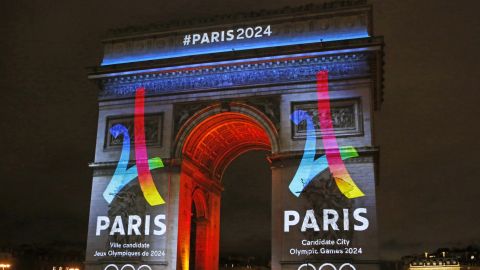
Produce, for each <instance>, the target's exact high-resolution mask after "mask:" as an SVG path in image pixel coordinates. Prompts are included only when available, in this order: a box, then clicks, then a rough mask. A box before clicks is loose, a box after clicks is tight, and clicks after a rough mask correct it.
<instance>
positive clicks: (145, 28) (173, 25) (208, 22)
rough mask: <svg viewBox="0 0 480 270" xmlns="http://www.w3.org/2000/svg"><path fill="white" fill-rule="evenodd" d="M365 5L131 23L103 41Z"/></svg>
mask: <svg viewBox="0 0 480 270" xmlns="http://www.w3.org/2000/svg"><path fill="white" fill-rule="evenodd" d="M363 6H367V1H366V0H335V1H329V2H325V3H321V4H313V3H311V4H307V5H302V6H294V7H290V6H286V7H283V8H280V9H272V10H259V11H250V12H237V13H233V14H223V15H214V16H209V17H204V18H193V19H188V20H174V21H169V22H166V23H153V24H148V25H132V26H127V27H122V28H115V29H110V30H109V31H108V33H107V38H106V39H105V40H104V42H108V41H111V40H118V39H123V38H132V37H135V36H142V35H145V34H151V33H155V32H165V31H174V30H176V29H186V28H193V27H195V28H197V27H208V26H213V25H219V24H226V23H229V24H232V23H239V22H245V21H246V20H248V21H252V20H256V19H271V18H275V17H285V16H301V15H302V14H306V13H315V12H329V11H337V10H342V9H346V8H348V9H351V8H355V7H358V8H360V7H363Z"/></svg>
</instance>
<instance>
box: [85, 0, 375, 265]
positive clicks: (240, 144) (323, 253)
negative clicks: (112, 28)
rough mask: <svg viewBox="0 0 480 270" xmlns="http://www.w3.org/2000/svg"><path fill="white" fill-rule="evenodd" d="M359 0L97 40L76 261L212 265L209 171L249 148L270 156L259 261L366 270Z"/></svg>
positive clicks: (367, 160)
mask: <svg viewBox="0 0 480 270" xmlns="http://www.w3.org/2000/svg"><path fill="white" fill-rule="evenodd" d="M371 8H372V7H371V6H369V5H366V4H365V3H364V2H363V1H337V2H335V3H333V4H327V5H322V6H308V7H301V8H297V9H286V10H281V11H272V12H264V13H261V14H253V15H252V17H241V18H240V17H236V18H233V17H226V18H224V19H219V21H218V22H213V23H212V22H210V21H209V22H203V23H202V22H199V23H198V24H197V23H195V24H193V25H189V26H188V27H187V26H185V25H169V26H159V27H158V28H156V29H153V30H148V31H147V32H141V31H139V32H135V33H117V34H118V35H119V36H118V37H115V38H112V39H109V40H106V41H105V42H104V45H105V54H104V58H103V62H102V65H100V66H98V67H96V68H93V69H92V72H91V74H90V75H89V78H90V79H91V80H93V81H95V82H96V83H97V84H98V85H99V87H100V93H99V119H98V131H97V145H96V152H95V160H94V162H93V163H92V164H91V167H92V168H93V170H94V173H93V174H94V176H93V186H92V199H91V209H90V223H89V235H88V247H87V255H86V269H89V270H100V269H101V270H114V269H116V270H120V269H125V270H126V269H144V270H147V269H155V270H157V269H158V270H159V269H183V270H186V269H218V264H219V257H218V256H219V238H220V204H221V196H222V175H223V173H224V171H225V169H226V168H227V167H228V165H229V164H230V162H232V161H233V160H234V159H235V158H236V157H238V156H239V155H241V154H243V153H245V152H247V151H251V150H266V151H269V152H270V155H269V157H268V160H269V162H270V164H271V168H272V179H270V180H271V181H272V225H271V226H272V236H271V241H272V258H271V267H272V269H313V268H315V269H318V268H323V269H330V268H333V269H335V268H336V269H344V270H347V269H378V266H377V264H376V259H377V253H378V248H377V242H376V241H377V236H376V233H377V229H376V206H375V185H376V183H377V177H376V175H377V156H378V149H377V148H376V147H375V143H374V140H373V135H372V133H373V113H374V111H376V110H379V108H380V105H381V101H382V56H383V39H382V38H381V37H375V36H373V33H372V24H371V22H372V18H371V13H372V12H371ZM239 29H240V30H239ZM229 39H230V40H229ZM322 72H323V73H322ZM322 74H323V75H322ZM321 76H323V77H321ZM300 116H301V117H300ZM299 117H300V118H299ZM309 145H313V146H309ZM130 146H131V147H130ZM320 168H321V169H320ZM355 188H356V189H355ZM191 245H192V246H191ZM193 245H194V246H193Z"/></svg>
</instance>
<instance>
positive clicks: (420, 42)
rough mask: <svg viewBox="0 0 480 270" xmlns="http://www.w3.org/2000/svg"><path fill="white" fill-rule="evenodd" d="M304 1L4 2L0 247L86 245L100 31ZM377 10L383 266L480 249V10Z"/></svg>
mask: <svg viewBox="0 0 480 270" xmlns="http://www.w3.org/2000/svg"><path fill="white" fill-rule="evenodd" d="M309 2H313V1H311V0H275V1H261V0H241V1H240V0H234V1H225V0H209V1H191V0H176V1H159V0H155V1H153V0H149V1H127V0H116V1H112V0H102V1H98V0H96V1H92V0H88V1H53V0H32V1H26V0H16V1H1V3H0V18H1V21H0V29H1V30H0V31H1V32H0V34H1V35H0V72H1V73H0V87H1V88H0V89H1V94H2V95H1V104H2V106H1V107H0V110H1V111H0V115H1V121H0V131H1V133H0V141H1V149H2V156H1V159H0V161H1V162H0V166H1V167H0V180H1V181H2V185H1V189H0V217H1V219H0V245H5V244H8V243H11V244H19V243H46V242H50V241H52V240H64V241H72V242H82V241H84V240H85V238H86V229H87V216H88V207H89V199H90V187H91V177H92V172H91V170H90V169H89V168H88V166H87V164H88V163H89V162H91V161H92V160H93V155H94V147H95V146H94V143H95V135H96V121H97V119H96V117H97V113H98V109H97V103H96V94H97V88H96V86H95V85H94V84H93V83H91V82H89V81H88V80H87V78H86V74H87V72H86V69H85V67H87V66H94V65H98V64H99V62H100V59H101V55H102V47H101V39H102V38H103V37H105V34H106V33H107V30H108V29H110V28H118V27H125V26H128V25H142V24H149V23H153V22H166V21H170V20H172V19H189V18H195V17H208V16H211V15H215V14H224V13H225V12H237V11H250V10H260V9H271V8H279V7H283V6H287V5H290V6H292V5H300V4H302V3H309ZM373 3H374V5H375V6H374V16H375V17H374V25H375V34H376V35H383V36H384V37H385V42H386V48H385V53H386V56H385V102H384V104H383V107H382V110H381V111H380V112H379V113H377V114H376V115H375V120H376V127H375V128H376V140H377V145H379V146H380V147H381V159H380V166H381V167H380V185H379V187H378V193H377V194H378V216H379V225H380V226H379V227H380V236H381V248H382V256H383V257H385V258H398V257H400V256H401V255H405V254H411V253H414V252H421V251H423V250H428V249H435V248H437V247H442V246H451V247H452V246H462V245H467V244H471V243H476V244H480V229H479V228H480V215H479V214H478V213H479V212H480V211H479V210H480V209H479V208H480V207H479V205H480V194H479V193H480V181H479V177H478V176H477V174H478V168H480V166H479V165H478V161H479V160H480V158H478V153H480V143H479V139H478V136H479V135H480V132H479V123H480V121H479V115H480V109H479V107H478V103H479V101H480V94H479V91H480V89H479V88H480V86H479V85H480V68H479V67H478V61H479V60H480V55H479V48H480V46H479V45H480V35H479V32H480V31H479V30H480V19H479V18H480V16H479V12H478V10H479V8H480V2H479V1H476V0H471V1H450V0H402V1H398V0H388V1H385V0H383V1H382V0H378V1H373ZM247 160H248V159H247ZM239 166H240V165H239ZM243 166H244V165H243Z"/></svg>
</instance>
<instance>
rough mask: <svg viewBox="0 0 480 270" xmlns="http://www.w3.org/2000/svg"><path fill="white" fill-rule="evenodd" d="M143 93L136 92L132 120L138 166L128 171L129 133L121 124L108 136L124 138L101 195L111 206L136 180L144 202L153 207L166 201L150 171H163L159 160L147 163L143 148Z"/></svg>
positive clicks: (111, 130)
mask: <svg viewBox="0 0 480 270" xmlns="http://www.w3.org/2000/svg"><path fill="white" fill-rule="evenodd" d="M144 98H145V89H143V88H140V89H137V93H136V96H135V116H134V119H135V120H134V137H135V159H136V163H137V165H134V166H132V167H130V168H129V169H127V167H128V162H129V158H130V136H129V134H128V129H127V128H126V127H125V126H124V125H121V124H117V125H115V126H113V127H112V128H110V133H111V134H112V135H113V137H114V138H118V136H120V135H123V144H122V153H121V154H120V159H119V161H118V164H117V168H116V169H115V173H114V174H113V177H112V179H111V180H110V183H109V184H108V186H107V188H106V189H105V191H104V192H103V198H105V200H106V201H107V202H108V203H109V204H110V203H111V202H112V201H113V199H114V198H115V196H117V194H118V193H119V192H120V191H121V190H122V189H123V188H124V187H125V186H126V185H128V184H129V183H130V182H131V181H133V180H134V179H135V178H137V177H138V179H139V183H140V188H141V189H142V192H143V195H144V197H145V199H146V200H147V202H148V203H149V204H150V205H152V206H154V205H160V204H164V203H165V201H164V200H163V198H162V197H161V196H160V194H159V193H158V191H157V188H156V187H155V183H154V182H153V178H152V175H151V173H150V171H152V170H155V169H158V168H163V166H164V165H163V162H162V159H161V158H159V157H154V158H151V159H147V147H146V145H145V119H144V106H145V101H144Z"/></svg>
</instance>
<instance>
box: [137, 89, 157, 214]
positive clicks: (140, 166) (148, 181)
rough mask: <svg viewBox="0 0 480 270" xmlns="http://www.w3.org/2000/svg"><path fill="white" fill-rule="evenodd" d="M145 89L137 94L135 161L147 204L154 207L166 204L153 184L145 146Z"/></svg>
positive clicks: (138, 90) (139, 90)
mask: <svg viewBox="0 0 480 270" xmlns="http://www.w3.org/2000/svg"><path fill="white" fill-rule="evenodd" d="M144 106H145V88H139V89H137V92H136V93H135V120H134V121H135V123H134V126H135V160H136V162H137V171H138V181H139V182H140V188H141V189H142V191H143V195H144V196H145V199H146V200H147V202H148V203H149V204H150V205H152V206H154V205H159V204H164V203H165V201H164V200H163V198H162V196H160V193H158V190H157V187H156V186H155V183H154V182H153V177H152V174H151V173H150V167H149V166H148V155H147V146H146V145H145V108H144Z"/></svg>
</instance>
